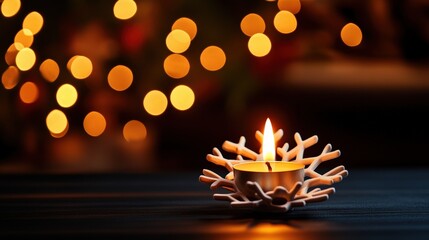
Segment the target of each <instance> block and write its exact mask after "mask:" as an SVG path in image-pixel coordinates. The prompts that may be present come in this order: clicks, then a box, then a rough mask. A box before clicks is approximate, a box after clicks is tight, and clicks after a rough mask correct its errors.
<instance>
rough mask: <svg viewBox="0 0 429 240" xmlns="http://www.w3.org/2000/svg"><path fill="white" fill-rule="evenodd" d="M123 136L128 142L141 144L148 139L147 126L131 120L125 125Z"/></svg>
mask: <svg viewBox="0 0 429 240" xmlns="http://www.w3.org/2000/svg"><path fill="white" fill-rule="evenodd" d="M122 134H123V136H124V139H125V140H126V141H127V142H140V141H143V140H145V139H146V135H147V130H146V126H145V125H144V124H143V123H142V122H140V121H138V120H131V121H129V122H127V123H126V124H125V125H124V128H123V129H122Z"/></svg>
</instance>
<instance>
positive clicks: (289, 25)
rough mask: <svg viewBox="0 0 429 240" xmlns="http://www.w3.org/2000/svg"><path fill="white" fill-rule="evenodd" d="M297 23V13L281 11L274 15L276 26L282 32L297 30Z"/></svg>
mask: <svg viewBox="0 0 429 240" xmlns="http://www.w3.org/2000/svg"><path fill="white" fill-rule="evenodd" d="M297 25H298V22H297V21H296V18H295V15H293V14H292V13H291V12H289V11H280V12H278V13H277V14H276V16H275V17H274V27H275V28H276V29H277V31H279V32H280V33H285V34H286V33H291V32H293V31H295V29H296V27H297Z"/></svg>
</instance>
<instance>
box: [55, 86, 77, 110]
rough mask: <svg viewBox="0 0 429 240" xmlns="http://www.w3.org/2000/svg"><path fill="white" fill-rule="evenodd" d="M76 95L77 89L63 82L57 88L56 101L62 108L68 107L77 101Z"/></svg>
mask: <svg viewBox="0 0 429 240" xmlns="http://www.w3.org/2000/svg"><path fill="white" fill-rule="evenodd" d="M77 97H78V93H77V90H76V88H75V87H73V86H72V85H71V84H68V83H66V84H63V85H61V87H59V88H58V90H57V95H56V98H57V102H58V104H59V105H60V106H61V107H63V108H69V107H71V106H73V105H74V104H75V103H76V101H77Z"/></svg>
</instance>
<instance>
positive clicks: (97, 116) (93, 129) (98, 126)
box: [83, 111, 106, 137]
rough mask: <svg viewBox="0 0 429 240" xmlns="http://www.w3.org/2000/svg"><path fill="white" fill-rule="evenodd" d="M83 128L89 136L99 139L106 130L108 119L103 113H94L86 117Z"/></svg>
mask: <svg viewBox="0 0 429 240" xmlns="http://www.w3.org/2000/svg"><path fill="white" fill-rule="evenodd" d="M83 128H84V129H85V132H86V133H87V134H88V135H90V136H92V137H98V136H100V135H101V134H103V132H104V130H105V129H106V119H105V118H104V116H103V115H102V114H101V113H99V112H97V111H92V112H90V113H88V114H87V115H86V116H85V119H84V120H83Z"/></svg>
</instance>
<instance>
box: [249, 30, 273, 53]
mask: <svg viewBox="0 0 429 240" xmlns="http://www.w3.org/2000/svg"><path fill="white" fill-rule="evenodd" d="M248 48H249V51H250V53H251V54H252V55H254V56H256V57H263V56H266V55H267V54H268V53H269V52H270V51H271V41H270V39H269V38H268V37H267V35H265V34H263V33H256V34H254V35H253V36H251V37H250V39H249V42H248Z"/></svg>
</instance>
